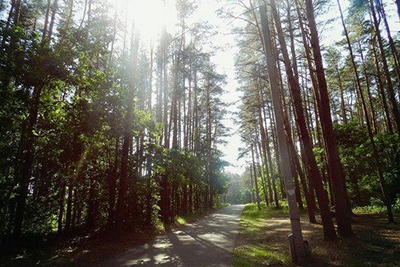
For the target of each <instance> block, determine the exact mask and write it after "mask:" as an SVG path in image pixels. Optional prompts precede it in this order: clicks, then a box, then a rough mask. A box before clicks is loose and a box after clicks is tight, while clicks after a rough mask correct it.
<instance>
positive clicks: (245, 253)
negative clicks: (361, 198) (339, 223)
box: [234, 204, 400, 267]
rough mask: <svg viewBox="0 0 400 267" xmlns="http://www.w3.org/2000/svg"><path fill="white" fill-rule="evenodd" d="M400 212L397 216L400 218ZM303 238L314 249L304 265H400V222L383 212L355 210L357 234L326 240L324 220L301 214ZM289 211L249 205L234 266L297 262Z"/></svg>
mask: <svg viewBox="0 0 400 267" xmlns="http://www.w3.org/2000/svg"><path fill="white" fill-rule="evenodd" d="M399 215H400V214H397V216H396V217H395V220H396V221H397V222H400V216H399ZM301 222H302V231H303V236H304V240H307V241H308V243H309V246H310V249H311V256H309V257H308V258H307V259H306V260H305V262H304V263H303V264H302V265H301V266H305V267H311V266H318V267H337V266H343V267H361V266H363V267H364V266H365V267H370V266H374V267H375V266H376V267H394V266H400V224H399V223H395V224H389V223H387V217H386V216H385V215H384V214H356V216H354V217H353V230H354V233H355V236H356V237H354V238H339V239H338V240H337V241H335V242H326V241H323V232H322V225H321V224H311V223H309V222H308V218H307V215H306V214H302V215H301ZM290 233H291V230H290V221H289V219H288V215H287V213H286V212H285V211H283V210H282V209H280V210H274V209H273V208H271V209H269V208H264V209H263V211H262V212H258V211H257V207H256V205H254V204H251V205H247V206H246V208H245V210H244V212H243V214H242V218H241V225H240V233H239V236H238V238H237V240H236V246H235V250H234V266H235V267H247V266H249V267H250V266H285V267H292V266H296V265H295V264H293V263H292V262H291V256H290V252H289V241H288V235H289V234H290Z"/></svg>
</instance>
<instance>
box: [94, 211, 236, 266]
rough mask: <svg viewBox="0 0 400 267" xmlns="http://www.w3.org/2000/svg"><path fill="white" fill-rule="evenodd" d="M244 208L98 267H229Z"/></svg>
mask: <svg viewBox="0 0 400 267" xmlns="http://www.w3.org/2000/svg"><path fill="white" fill-rule="evenodd" d="M243 208H244V205H232V206H228V207H226V208H223V209H220V210H218V211H216V212H215V213H213V214H211V215H209V216H207V217H205V218H203V219H201V220H199V221H197V222H196V223H193V224H190V225H188V226H185V227H182V228H180V229H177V230H174V231H172V232H170V233H167V234H166V235H163V236H160V237H158V238H156V240H154V241H152V242H150V243H147V244H145V245H142V246H140V247H137V248H135V249H132V250H130V251H128V252H127V253H126V254H125V255H123V256H122V257H120V258H118V259H113V260H110V261H107V262H104V263H102V264H100V265H98V267H122V266H172V267H175V266H179V267H183V266H185V267H186V266H187V267H197V266H207V267H209V266H220V267H225V266H231V265H232V264H231V258H232V257H231V252H232V250H233V248H234V243H235V239H236V236H237V234H238V228H239V219H240V214H241V213H242V210H243Z"/></svg>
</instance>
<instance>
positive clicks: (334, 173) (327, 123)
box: [305, 0, 354, 237]
mask: <svg viewBox="0 0 400 267" xmlns="http://www.w3.org/2000/svg"><path fill="white" fill-rule="evenodd" d="M305 3H306V5H305V6H306V16H307V19H308V22H309V28H310V41H311V47H312V51H313V56H314V62H315V67H316V75H317V80H318V88H316V91H318V92H319V97H317V101H318V108H319V116H320V122H321V127H322V132H323V138H324V142H325V148H326V152H327V159H328V168H329V174H330V177H331V180H332V184H333V189H334V190H333V193H334V199H335V206H336V219H337V224H338V233H339V235H341V236H343V237H351V236H354V233H353V229H352V227H351V211H350V207H349V206H348V202H347V199H348V197H347V191H346V187H345V182H344V173H343V170H342V164H341V162H340V158H339V153H338V150H337V146H336V141H335V136H334V132H333V123H332V117H331V110H330V103H329V95H328V88H327V83H326V79H325V71H324V66H323V60H322V55H321V48H320V45H319V37H318V31H317V26H316V22H315V17H314V7H313V3H312V0H305Z"/></svg>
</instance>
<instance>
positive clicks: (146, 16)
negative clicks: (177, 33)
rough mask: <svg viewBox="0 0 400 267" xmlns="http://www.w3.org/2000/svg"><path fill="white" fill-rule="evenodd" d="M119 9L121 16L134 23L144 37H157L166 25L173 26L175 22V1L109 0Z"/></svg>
mask: <svg viewBox="0 0 400 267" xmlns="http://www.w3.org/2000/svg"><path fill="white" fill-rule="evenodd" d="M109 1H110V2H111V3H112V5H113V6H114V7H115V8H116V9H117V12H118V14H119V16H120V17H121V18H123V19H125V18H126V19H127V22H128V23H134V25H135V27H136V29H137V30H138V32H139V34H140V36H141V38H142V39H145V40H150V39H154V38H156V37H157V35H159V34H160V32H161V30H162V29H163V28H164V27H166V28H167V30H168V29H170V28H172V27H173V25H174V22H175V12H174V7H175V3H174V2H175V1H168V0H167V1H164V0H109Z"/></svg>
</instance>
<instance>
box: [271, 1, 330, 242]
mask: <svg viewBox="0 0 400 267" xmlns="http://www.w3.org/2000/svg"><path fill="white" fill-rule="evenodd" d="M271 8H272V14H273V17H274V20H275V26H276V31H277V33H278V40H279V43H280V48H281V52H282V56H283V62H284V65H285V69H286V74H287V76H288V79H289V85H290V92H291V96H292V101H293V105H294V111H295V116H296V122H297V125H298V129H299V135H300V140H301V142H302V144H303V148H304V152H305V156H306V162H307V165H308V166H309V174H310V179H311V180H312V184H313V186H314V188H315V191H316V195H317V199H318V204H319V208H320V211H321V218H322V224H323V228H324V238H325V239H326V240H334V239H335V238H336V232H335V228H334V225H333V221H332V217H331V213H330V210H329V205H328V199H327V196H326V193H325V191H324V188H323V185H322V177H321V175H320V172H319V169H318V166H317V161H316V160H315V157H314V153H313V145H312V142H311V137H310V134H309V132H308V130H307V124H306V120H305V118H304V113H305V111H304V108H303V105H302V98H301V90H300V86H299V82H298V80H297V77H296V76H294V74H293V70H292V67H291V62H290V59H289V53H288V51H287V48H286V42H285V39H284V36H283V29H282V26H281V21H280V17H279V14H278V10H277V7H276V3H275V0H271Z"/></svg>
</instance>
